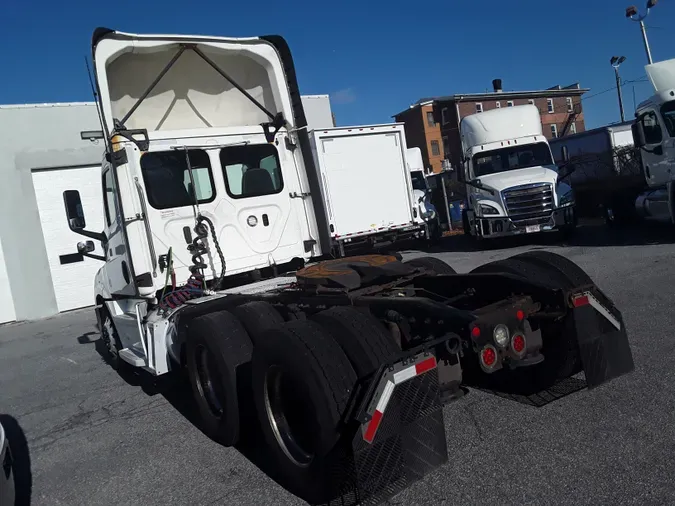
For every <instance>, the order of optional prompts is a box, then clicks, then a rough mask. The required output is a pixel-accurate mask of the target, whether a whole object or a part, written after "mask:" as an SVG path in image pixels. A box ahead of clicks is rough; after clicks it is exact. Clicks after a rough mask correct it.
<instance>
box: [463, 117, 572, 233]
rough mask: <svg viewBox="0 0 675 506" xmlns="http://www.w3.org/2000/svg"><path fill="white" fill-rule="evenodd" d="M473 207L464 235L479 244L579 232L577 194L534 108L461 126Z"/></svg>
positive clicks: (468, 119)
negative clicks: (556, 159) (554, 152)
mask: <svg viewBox="0 0 675 506" xmlns="http://www.w3.org/2000/svg"><path fill="white" fill-rule="evenodd" d="M460 135H461V139H462V152H463V154H464V165H463V169H462V170H460V171H459V178H460V181H463V182H464V183H465V185H466V194H467V197H468V199H467V200H468V207H467V209H466V210H465V211H464V212H463V214H462V222H463V226H464V233H465V234H467V235H471V236H473V237H477V238H479V239H489V238H497V237H505V236H513V235H520V234H531V233H538V232H548V231H552V230H559V231H561V232H563V233H565V234H569V233H571V232H573V231H574V229H575V227H576V224H577V217H576V213H575V209H574V205H575V200H574V192H573V191H572V188H571V186H570V185H569V184H568V183H567V182H566V181H564V180H565V178H566V177H567V176H569V172H568V171H567V170H566V169H564V168H563V169H561V170H559V167H558V166H557V165H556V164H555V162H554V161H553V157H552V155H551V148H550V147H549V144H548V141H547V140H546V137H544V135H543V133H542V130H541V117H540V115H539V110H538V109H537V107H536V106H534V105H531V104H530V105H519V106H516V107H506V108H502V109H494V110H491V111H485V112H482V113H476V114H471V115H469V116H466V117H464V118H462V121H461V123H460Z"/></svg>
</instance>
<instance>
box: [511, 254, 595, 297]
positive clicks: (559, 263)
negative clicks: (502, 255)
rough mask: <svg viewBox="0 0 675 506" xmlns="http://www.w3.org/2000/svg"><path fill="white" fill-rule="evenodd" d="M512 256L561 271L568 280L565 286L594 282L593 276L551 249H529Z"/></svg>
mask: <svg viewBox="0 0 675 506" xmlns="http://www.w3.org/2000/svg"><path fill="white" fill-rule="evenodd" d="M511 258H518V259H522V260H526V261H528V262H532V263H534V264H536V265H540V266H542V267H548V268H550V269H554V270H556V271H558V272H560V273H561V274H562V275H563V276H565V278H567V280H568V283H569V284H568V285H566V286H565V288H574V287H576V286H581V285H590V284H592V283H593V280H592V279H591V277H590V276H589V275H588V274H587V273H586V271H585V270H583V269H582V268H581V267H579V266H578V265H577V264H576V263H574V262H573V261H572V260H570V259H568V258H565V257H564V256H562V255H558V254H557V253H553V252H551V251H542V250H535V251H527V252H525V253H520V254H519V255H515V256H513V257H511Z"/></svg>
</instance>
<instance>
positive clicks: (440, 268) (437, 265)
mask: <svg viewBox="0 0 675 506" xmlns="http://www.w3.org/2000/svg"><path fill="white" fill-rule="evenodd" d="M404 263H406V264H408V265H412V266H413V267H419V268H421V269H426V270H427V271H429V272H431V273H432V274H438V275H443V274H457V271H455V269H453V268H452V267H451V266H450V265H448V264H447V263H445V262H444V261H443V260H441V259H440V258H436V257H420V258H413V259H412V260H408V261H406V262H404Z"/></svg>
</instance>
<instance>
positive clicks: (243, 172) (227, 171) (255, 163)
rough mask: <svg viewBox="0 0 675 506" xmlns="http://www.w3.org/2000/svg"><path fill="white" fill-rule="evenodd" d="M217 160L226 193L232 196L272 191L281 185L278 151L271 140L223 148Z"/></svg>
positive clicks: (252, 195) (254, 194)
mask: <svg viewBox="0 0 675 506" xmlns="http://www.w3.org/2000/svg"><path fill="white" fill-rule="evenodd" d="M220 164H221V165H222V166H223V174H224V176H225V186H226V188H227V193H228V195H229V196H230V197H232V198H235V199H240V198H246V197H260V196H262V195H274V194H276V193H279V192H281V190H283V188H284V181H283V178H282V176H281V168H280V164H279V154H278V153H277V149H276V148H275V147H274V146H273V145H272V144H256V145H245V146H229V147H226V148H223V149H221V150H220Z"/></svg>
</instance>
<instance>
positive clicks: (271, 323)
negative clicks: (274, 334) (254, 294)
mask: <svg viewBox="0 0 675 506" xmlns="http://www.w3.org/2000/svg"><path fill="white" fill-rule="evenodd" d="M232 314H234V315H235V316H236V317H237V318H238V319H239V321H240V322H241V323H242V325H244V328H245V329H246V332H248V335H249V337H250V338H251V341H253V344H257V342H258V341H259V340H260V337H261V336H262V334H263V333H264V332H265V331H267V330H269V329H272V328H274V327H278V326H279V325H281V324H283V323H284V319H283V317H282V316H281V315H280V314H279V311H277V310H276V309H274V306H272V304H270V303H268V302H263V301H254V302H247V303H246V304H242V305H241V306H237V307H235V308H234V309H233V310H232Z"/></svg>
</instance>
